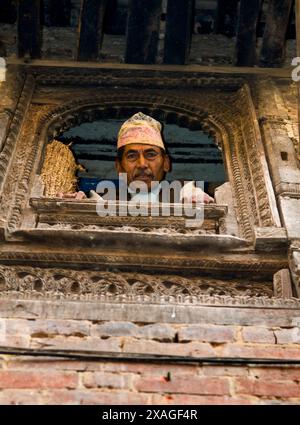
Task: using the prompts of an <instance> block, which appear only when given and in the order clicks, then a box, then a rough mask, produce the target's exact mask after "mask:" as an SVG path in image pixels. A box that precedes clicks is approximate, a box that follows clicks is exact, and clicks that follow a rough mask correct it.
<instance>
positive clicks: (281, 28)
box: [260, 0, 293, 67]
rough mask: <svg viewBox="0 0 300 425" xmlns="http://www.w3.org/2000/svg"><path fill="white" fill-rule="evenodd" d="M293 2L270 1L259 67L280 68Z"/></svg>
mask: <svg viewBox="0 0 300 425" xmlns="http://www.w3.org/2000/svg"><path fill="white" fill-rule="evenodd" d="M292 3H293V0H270V2H269V10H268V13H267V20H266V28H265V32H264V37H263V44H262V49H261V55H260V65H261V66H269V67H274V66H275V67H276V66H281V65H282V62H283V61H284V55H285V41H286V32H287V27H288V23H289V17H290V12H291V7H292Z"/></svg>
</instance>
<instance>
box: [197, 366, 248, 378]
mask: <svg viewBox="0 0 300 425" xmlns="http://www.w3.org/2000/svg"><path fill="white" fill-rule="evenodd" d="M201 372H202V374H203V375H205V376H246V375H248V373H249V372H248V368H247V367H245V366H240V367H238V366H217V365H212V366H202V368H201Z"/></svg>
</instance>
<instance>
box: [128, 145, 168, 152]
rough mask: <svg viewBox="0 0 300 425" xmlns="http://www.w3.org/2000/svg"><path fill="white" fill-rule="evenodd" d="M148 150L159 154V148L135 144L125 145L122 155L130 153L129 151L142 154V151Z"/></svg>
mask: <svg viewBox="0 0 300 425" xmlns="http://www.w3.org/2000/svg"><path fill="white" fill-rule="evenodd" d="M150 149H152V150H154V151H157V152H160V148H159V147H158V146H153V145H144V144H139V143H136V144H130V145H126V146H125V150H124V153H126V152H128V151H131V150H133V151H139V152H143V151H147V150H150Z"/></svg>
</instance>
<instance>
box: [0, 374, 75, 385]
mask: <svg viewBox="0 0 300 425" xmlns="http://www.w3.org/2000/svg"><path fill="white" fill-rule="evenodd" d="M77 383H78V376H77V374H76V373H75V372H74V373H72V372H53V371H43V372H41V371H34V372H27V371H20V370H17V371H13V370H9V371H7V370H0V388H41V389H42V388H76V386H77Z"/></svg>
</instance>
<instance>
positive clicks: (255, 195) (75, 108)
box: [0, 67, 287, 278]
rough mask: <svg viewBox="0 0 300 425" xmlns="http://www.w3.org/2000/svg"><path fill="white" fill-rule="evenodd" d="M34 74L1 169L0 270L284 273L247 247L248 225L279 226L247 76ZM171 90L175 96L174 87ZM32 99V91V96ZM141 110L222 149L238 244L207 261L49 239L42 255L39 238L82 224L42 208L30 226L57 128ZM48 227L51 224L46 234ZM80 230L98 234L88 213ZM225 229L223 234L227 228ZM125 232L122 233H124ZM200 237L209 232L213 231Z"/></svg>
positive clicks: (277, 262)
mask: <svg viewBox="0 0 300 425" xmlns="http://www.w3.org/2000/svg"><path fill="white" fill-rule="evenodd" d="M38 71H41V68H39V67H36V68H33V69H32V76H30V77H28V78H29V79H28V81H29V80H30V81H32V85H31V90H32V87H33V80H34V78H36V80H37V88H36V91H35V94H34V99H35V102H37V103H34V102H32V104H31V106H30V108H28V110H27V109H26V107H24V116H25V117H24V118H25V120H24V125H23V126H22V130H21V133H20V137H17V136H16V138H15V139H16V140H17V143H16V146H15V151H14V155H12V153H13V152H12V151H11V152H10V154H8V155H7V157H8V160H11V159H13V160H12V164H11V167H9V168H4V167H3V172H4V171H6V180H5V186H4V189H3V196H2V199H1V208H2V209H3V211H5V216H6V219H7V229H6V230H7V233H6V238H7V241H8V242H9V243H8V244H4V246H3V247H1V250H0V261H1V263H2V264H3V263H8V264H11V263H18V264H22V263H23V264H24V263H26V264H30V265H33V266H34V265H36V264H40V265H43V267H49V265H51V267H55V266H57V265H61V266H64V267H65V266H67V265H70V264H78V266H80V267H81V266H85V267H86V266H88V267H91V268H94V267H102V268H103V267H108V266H109V267H111V266H112V267H118V265H120V264H121V265H122V266H123V267H125V266H126V267H127V269H128V270H129V269H130V270H134V269H136V268H140V267H143V269H144V270H148V271H149V270H151V269H156V270H160V271H161V270H167V269H173V270H176V273H177V272H179V271H180V270H181V271H182V270H189V271H191V272H199V271H201V272H206V273H213V274H214V275H215V276H217V274H218V273H219V274H222V273H223V272H224V271H225V272H226V273H227V274H230V273H236V272H241V273H242V274H243V275H244V276H245V275H246V274H247V273H249V272H251V273H253V274H257V275H260V276H267V277H268V278H269V277H270V275H271V274H272V275H273V274H274V273H275V272H276V271H278V270H279V269H282V268H286V265H287V261H286V260H285V258H284V255H278V256H276V255H275V256H271V255H270V256H267V257H266V258H261V257H259V256H258V255H255V253H254V251H253V247H252V246H250V244H252V243H253V241H254V228H255V227H264V228H269V227H270V228H274V227H276V225H277V221H276V220H277V218H276V211H275V210H274V207H273V205H272V191H271V190H270V188H269V187H268V180H267V174H266V170H265V169H264V163H263V160H262V158H261V156H260V152H261V146H260V137H259V129H258V127H257V123H256V117H255V111H254V108H253V107H252V103H251V95H250V91H249V90H248V88H247V87H246V86H245V87H243V86H242V85H243V84H244V82H245V80H244V79H243V78H240V77H237V78H224V77H218V78H217V77H208V76H199V75H198V74H196V73H195V74H184V73H176V72H174V73H168V72H166V73H162V72H160V73H153V71H152V74H151V72H149V73H145V72H144V71H143V74H142V73H140V72H138V71H136V72H131V71H130V70H129V71H128V70H127V71H124V70H119V71H118V72H117V71H116V70H115V71H112V72H110V70H109V72H107V70H102V71H99V70H97V72H94V70H90V71H87V70H85V71H84V72H83V71H82V70H79V71H75V70H74V69H73V70H69V71H65V70H64V69H63V68H62V69H61V70H53V69H50V70H49V71H47V72H45V70H43V72H41V74H38ZM33 77H34V78H33ZM149 77H151V78H149ZM56 85H57V87H56ZM79 85H80V86H79ZM116 87H117V88H116ZM146 87H147V88H146ZM178 87H181V88H180V89H178ZM154 88H155V90H154ZM175 88H176V95H175V94H174V90H173V89H175ZM157 89H159V91H158V90H157ZM217 89H222V90H221V91H220V92H219V93H218V96H216V90H217ZM24 90H25V88H24ZM95 90H96V94H95ZM30 93H31V92H30ZM30 96H31V94H30V95H28V97H30ZM66 100H67V101H66ZM29 101H30V99H27V103H26V105H27V107H28V103H29ZM141 108H142V109H143V111H144V112H145V113H149V114H150V115H151V114H152V115H154V116H155V117H157V118H158V119H160V120H162V121H165V122H167V123H176V124H178V125H179V126H184V127H187V128H190V129H191V130H196V129H200V128H202V129H203V130H204V131H206V132H207V133H208V134H209V135H211V136H212V137H213V138H214V139H215V142H216V143H217V144H218V145H219V146H220V147H221V148H222V150H223V153H224V158H225V162H226V166H227V171H228V176H229V180H230V183H231V186H232V194H233V198H234V203H233V204H234V206H235V212H236V214H237V219H238V226H239V228H237V226H236V228H237V232H239V234H238V235H237V236H240V237H242V238H244V239H245V240H243V244H242V245H241V244H240V245H237V246H233V245H230V246H229V247H227V248H226V249H225V251H226V250H227V251H226V253H225V251H224V255H221V256H220V255H219V254H216V251H214V249H215V248H216V244H215V245H214V244H213V245H212V246H213V247H214V249H213V251H214V252H215V253H214V254H209V253H208V255H206V254H205V255H204V253H203V252H195V253H190V254H189V255H186V254H185V255H183V253H181V254H182V255H170V256H168V255H159V254H158V255H151V253H145V254H143V255H135V254H134V255H124V253H122V252H110V251H106V252H103V251H101V250H99V249H98V248H97V249H95V248H93V246H92V245H89V246H88V247H86V249H85V250H84V251H83V250H82V249H81V250H77V249H75V248H74V250H72V252H70V251H68V250H67V249H65V248H66V247H64V248H59V247H58V246H55V245H52V246H51V243H50V245H49V247H48V248H47V250H45V249H43V248H42V247H41V245H39V240H41V239H42V238H43V237H44V236H45V235H54V234H57V235H59V231H60V230H61V229H62V230H63V231H64V232H65V234H66V235H67V234H68V232H69V233H70V232H71V231H72V230H73V232H75V231H76V230H79V229H76V228H73V229H72V226H74V225H75V226H78V220H77V221H76V218H74V212H71V213H68V214H66V215H65V216H64V217H65V219H66V218H67V224H65V225H63V226H61V225H60V224H59V220H60V216H59V214H58V212H57V211H55V212H53V213H51V212H49V211H48V212H45V211H44V212H42V211H40V212H39V213H38V214H39V215H40V217H39V220H40V222H39V223H37V224H38V226H40V228H35V227H36V223H35V221H36V219H37V218H38V217H37V215H36V211H34V209H32V207H31V206H30V205H29V199H30V197H31V196H34V195H33V193H32V194H31V193H30V192H31V189H32V185H33V182H34V181H35V180H36V177H37V175H38V174H39V173H40V170H41V166H42V163H43V155H44V152H45V147H46V144H47V142H48V141H49V140H51V139H53V137H55V136H56V135H58V134H59V133H60V132H63V131H65V130H67V129H69V128H71V127H72V126H74V125H79V124H80V123H82V122H87V121H93V120H96V119H99V118H101V117H123V116H127V115H128V114H130V113H134V112H137V111H138V110H140V109H141ZM82 205H83V204H82ZM56 215H57V216H56ZM55 216H56V218H55V219H54V217H55ZM30 223H31V224H30ZM65 223H66V222H65ZM116 224H117V223H115V224H114V226H113V229H109V228H104V229H103V227H102V230H103V232H107V233H109V232H110V233H111V235H110V237H112V238H114V237H115V236H114V235H113V233H115V231H116V227H117V225H116ZM41 225H42V226H41ZM110 225H111V223H106V224H105V223H101V226H110ZM47 226H51V227H50V228H49V227H48V228H46V227H47ZM55 226H59V227H58V229H55ZM83 226H85V227H84V228H85V230H82V233H84V232H85V231H86V234H85V235H86V236H85V237H86V238H89V237H90V235H91V233H92V231H93V230H95V229H94V228H93V229H92V228H89V226H95V223H91V222H90V221H89V219H88V217H85V221H84V223H83ZM96 226H97V224H96ZM42 227H44V228H42ZM68 227H69V228H68ZM128 227H129V229H128V233H129V234H130V233H134V232H136V231H137V230H138V231H141V229H144V230H143V231H141V237H144V235H147V233H148V229H147V227H148V228H149V226H144V224H142V223H139V224H138V225H135V224H134V223H131V225H130V226H128ZM164 227H166V225H163V226H161V227H160V231H163V228H164ZM168 227H169V229H168V231H169V233H170V236H172V237H173V235H174V234H176V235H178V233H181V232H180V231H179V227H176V226H175V228H174V229H172V228H170V223H168ZM84 228H83V229H84ZM158 228H159V226H156V225H153V226H152V230H153V229H154V230H155V231H157V230H158ZM223 228H224V229H225V227H224V226H223ZM122 230H123V233H124V232H125V231H124V228H123V229H122ZM206 231H207V233H209V232H210V231H211V230H210V229H206ZM51 232H52V233H51ZM172 232H173V233H172ZM78 233H79V232H78ZM190 233H192V232H189V231H188V232H187V233H186V237H190V236H191V239H193V237H198V235H193V234H191V235H190ZM32 236H34V238H33V239H31V241H32V243H31V244H28V243H27V242H28V239H26V238H29V239H30V238H31V237H32ZM206 236H207V238H208V239H207V241H208V242H209V240H210V239H209V238H211V240H213V238H215V241H217V238H218V237H220V236H219V235H214V234H207V235H206ZM206 236H205V235H203V234H200V235H199V238H202V239H203V240H204V238H205V237H206ZM24 238H25V239H24ZM39 238H40V239H39ZM229 238H230V236H229ZM231 238H233V237H231ZM233 239H234V238H233ZM14 240H15V241H19V242H23V244H22V246H21V247H20V245H15V243H14V242H13V241H14ZM26 240H27V242H25V241H26ZM199 240H200V239H199ZM239 240H240V239H239ZM50 242H51V241H50ZM170 242H171V238H170ZM8 245H9V246H8ZM221 245H222V244H220V247H221ZM223 246H224V245H223ZM217 252H219V248H218V249H217ZM225 254H226V255H225ZM245 254H247V255H245ZM227 255H228V256H227Z"/></svg>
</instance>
